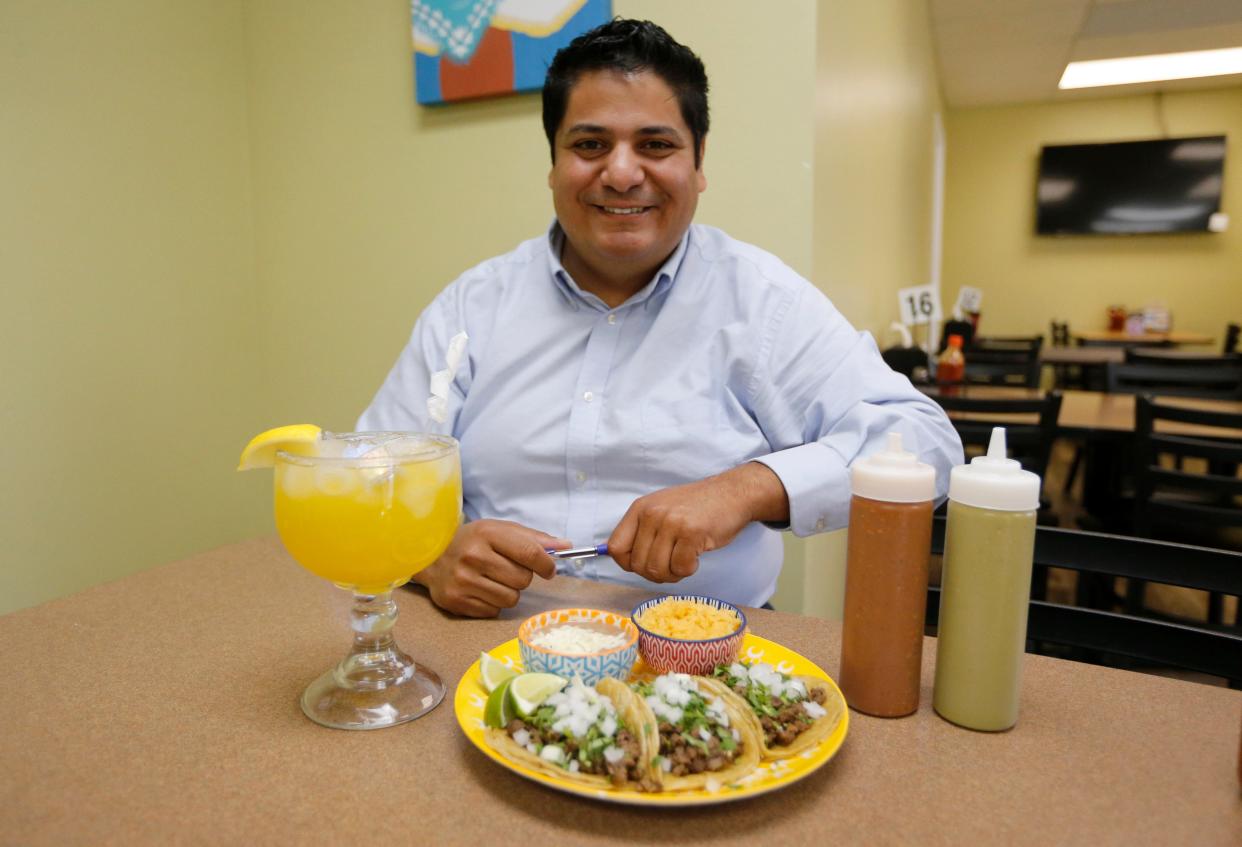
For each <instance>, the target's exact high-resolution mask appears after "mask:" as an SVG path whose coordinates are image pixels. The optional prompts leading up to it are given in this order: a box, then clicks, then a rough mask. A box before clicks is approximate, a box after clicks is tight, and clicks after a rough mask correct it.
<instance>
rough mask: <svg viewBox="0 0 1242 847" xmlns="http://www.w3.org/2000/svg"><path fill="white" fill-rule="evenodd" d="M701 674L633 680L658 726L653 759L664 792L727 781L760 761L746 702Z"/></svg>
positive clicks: (720, 783) (738, 776) (752, 768)
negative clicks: (733, 697) (723, 693)
mask: <svg viewBox="0 0 1242 847" xmlns="http://www.w3.org/2000/svg"><path fill="white" fill-rule="evenodd" d="M711 684H713V683H712V680H710V679H707V678H706V677H701V676H688V675H687V674H680V673H668V674H663V675H661V676H657V677H655V678H654V679H652V680H650V681H644V682H637V683H634V684H633V686H632V688H633V689H634V691H635V692H636V693H637V694H638V695H639V696H640V698H641V700H640V703H641V705H642V706H643V707H644V708H646V709H648V710H650V714H651V715H652V716H653V718H654V725H655V727H656V730H657V733H658V735H657V738H656V745H655V746H654V747H653V748H652V749H653V750H654V751H655V756H654V763H655V766H656V768H657V769H658V771H659V773H660V774H661V775H662V776H661V781H662V782H663V785H664V790H665V791H684V790H689V789H695V788H707V787H709V786H711V785H712V783H713V782H714V783H716V784H719V785H725V784H728V783H731V782H735V781H736V780H738V779H740V778H742V777H744V776H746V775H747V774H749V773H750V772H751V771H753V770H754V769H755V768H756V767H757V766H758V765H759V757H760V756H761V755H762V752H763V751H762V748H761V745H760V741H759V738H758V736H757V735H756V734H755V731H754V729H753V727H752V725H751V724H750V723H749V722H748V720H747V711H746V709H745V707H744V706H742V707H739V706H737V705H736V704H735V702H733V701H730V700H727V699H726V698H724V697H721V696H720V695H719V694H718V693H717V692H716V691H715V690H713V689H712V688H710V687H709V685H711Z"/></svg>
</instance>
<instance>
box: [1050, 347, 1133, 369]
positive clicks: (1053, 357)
mask: <svg viewBox="0 0 1242 847" xmlns="http://www.w3.org/2000/svg"><path fill="white" fill-rule="evenodd" d="M1125 360H1126V350H1125V348H1124V347H1093V346H1091V345H1084V344H1075V345H1073V346H1072V347H1041V348H1040V350H1039V362H1040V364H1042V365H1086V366H1088V367H1093V366H1094V367H1099V366H1102V365H1107V364H1108V363H1109V362H1124V361H1125Z"/></svg>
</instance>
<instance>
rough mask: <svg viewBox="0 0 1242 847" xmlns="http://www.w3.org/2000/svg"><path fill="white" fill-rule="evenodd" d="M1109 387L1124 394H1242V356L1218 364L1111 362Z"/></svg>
mask: <svg viewBox="0 0 1242 847" xmlns="http://www.w3.org/2000/svg"><path fill="white" fill-rule="evenodd" d="M1107 368H1108V371H1107V372H1108V379H1107V390H1108V391H1110V392H1114V393H1122V394H1169V395H1178V396H1183V397H1215V398H1219V399H1237V398H1242V359H1236V360H1234V359H1230V360H1226V361H1222V362H1220V363H1217V364H1193V363H1191V364H1186V363H1182V362H1179V363H1173V362H1172V361H1171V360H1169V361H1161V362H1154V361H1142V362H1109V363H1108V365H1107Z"/></svg>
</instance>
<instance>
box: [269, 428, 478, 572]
mask: <svg viewBox="0 0 1242 847" xmlns="http://www.w3.org/2000/svg"><path fill="white" fill-rule="evenodd" d="M403 444H404V447H403ZM407 448H408V449H407ZM387 450H388V451H389V452H392V453H394V455H391V456H390V455H384V456H381V457H379V458H378V459H376V458H370V457H368V456H365V455H364V456H362V457H360V458H344V457H342V458H323V457H305V456H292V455H285V454H280V455H278V458H277V462H276V528H277V531H278V532H279V533H280V537H281V540H282V541H283V542H284V544H285V547H286V548H288V550H289V553H290V554H291V555H292V556H293V558H294V559H296V560H297V561H298V563H299V564H301V565H302V567H304V568H306V569H307V570H308V571H310V572H311V573H313V574H315V575H317V576H321V577H323V578H324V579H327V580H331V581H332V582H334V583H336V584H337V585H339V586H341V587H342V588H348V589H352V590H354V591H357V592H358V593H360V594H379V593H382V592H384V591H388V590H389V589H391V588H394V587H396V586H398V585H401V584H402V583H404V582H406V581H408V580H409V578H410V577H411V576H412V575H414V574H416V573H418V572H419V571H421V570H422V569H423V568H425V567H427V566H428V565H430V564H431V563H432V562H434V561H435V560H436V557H438V556H439V555H440V554H441V553H442V552H444V549H445V548H446V547H447V546H448V544H449V542H450V541H451V540H452V539H453V534H454V533H455V532H456V531H457V526H458V523H459V522H460V520H461V469H460V468H459V467H458V465H457V456H456V453H454V452H451V451H446V450H445V449H444V448H443V447H441V446H440V445H437V444H435V443H431V444H428V443H426V442H424V441H421V440H418V441H414V442H413V443H406V442H402V441H400V440H398V441H396V442H395V443H390V444H389V445H388V446H387Z"/></svg>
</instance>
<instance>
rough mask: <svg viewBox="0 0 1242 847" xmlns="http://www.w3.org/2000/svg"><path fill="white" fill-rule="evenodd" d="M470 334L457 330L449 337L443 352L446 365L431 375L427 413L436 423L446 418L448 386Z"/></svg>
mask: <svg viewBox="0 0 1242 847" xmlns="http://www.w3.org/2000/svg"><path fill="white" fill-rule="evenodd" d="M469 340H470V336H468V335H466V333H464V332H459V333H457V334H456V335H454V336H453V337H452V338H450V339H449V343H448V350H446V351H445V352H444V362H445V364H446V365H448V367H446V368H445V369H444V370H442V371H436V372H435V373H433V374H432V375H431V396H430V397H428V398H427V413H428V414H429V415H431V419H432V420H433V421H435V422H436V423H444V421H445V420H447V419H448V397H449V388H450V387H451V386H452V385H453V377H454V376H455V375H456V374H457V368H458V367H459V366H460V365H461V360H462V356H464V355H465V352H466V342H467V341H469Z"/></svg>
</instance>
